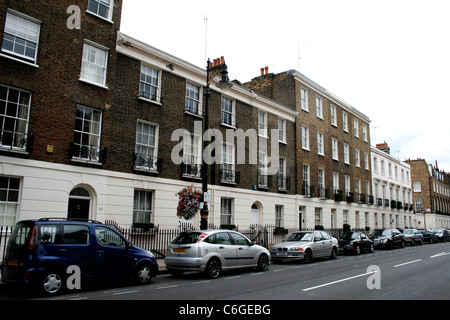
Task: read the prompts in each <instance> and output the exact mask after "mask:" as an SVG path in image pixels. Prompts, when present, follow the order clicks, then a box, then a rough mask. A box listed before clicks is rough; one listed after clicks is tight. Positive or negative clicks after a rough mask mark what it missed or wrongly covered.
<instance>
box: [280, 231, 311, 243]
mask: <svg viewBox="0 0 450 320" xmlns="http://www.w3.org/2000/svg"><path fill="white" fill-rule="evenodd" d="M312 240H313V233H312V232H296V233H293V234H291V235H290V237H289V238H287V240H286V241H312Z"/></svg>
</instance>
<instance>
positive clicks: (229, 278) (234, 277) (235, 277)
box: [223, 276, 241, 280]
mask: <svg viewBox="0 0 450 320" xmlns="http://www.w3.org/2000/svg"><path fill="white" fill-rule="evenodd" d="M240 277H241V276H233V277H228V278H223V279H224V280H231V279H237V278H240Z"/></svg>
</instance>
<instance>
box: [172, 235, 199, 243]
mask: <svg viewBox="0 0 450 320" xmlns="http://www.w3.org/2000/svg"><path fill="white" fill-rule="evenodd" d="M201 234H202V233H201V232H182V233H180V234H179V235H178V236H176V238H175V239H173V240H172V242H171V243H172V244H190V243H196V242H197V240H198V238H199V237H200V235H201Z"/></svg>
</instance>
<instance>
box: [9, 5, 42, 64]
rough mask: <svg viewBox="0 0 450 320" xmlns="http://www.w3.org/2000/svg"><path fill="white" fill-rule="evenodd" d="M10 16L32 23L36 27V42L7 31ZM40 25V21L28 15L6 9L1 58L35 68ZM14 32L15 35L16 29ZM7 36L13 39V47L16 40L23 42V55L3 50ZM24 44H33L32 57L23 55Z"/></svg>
mask: <svg viewBox="0 0 450 320" xmlns="http://www.w3.org/2000/svg"><path fill="white" fill-rule="evenodd" d="M10 15H12V16H15V17H16V18H18V19H20V20H26V21H27V22H28V24H30V23H32V24H34V25H37V34H36V42H34V41H31V40H27V39H24V38H23V37H19V36H17V35H16V34H14V35H13V34H12V33H11V32H9V31H7V28H8V17H9V16H10ZM41 24H42V22H41V21H40V20H38V19H35V18H33V17H30V16H28V15H25V14H23V13H21V12H18V11H16V10H13V9H10V8H8V9H7V11H6V16H5V27H4V29H3V32H4V33H3V39H2V48H1V52H2V54H1V56H3V57H7V58H12V59H14V60H17V61H19V62H24V63H27V64H31V65H33V66H37V56H38V52H39V39H40V34H41ZM14 31H15V33H17V29H15V30H14ZM7 34H9V35H11V36H12V37H14V41H13V43H14V45H13V47H15V44H16V41H15V40H16V38H20V39H22V40H24V41H25V44H24V46H25V48H24V49H25V51H24V54H20V53H18V52H15V51H14V50H8V49H5V48H4V46H5V36H6V35H7ZM28 36H29V35H28V34H27V36H26V38H28ZM8 41H9V40H8ZM26 42H31V43H34V44H35V48H34V57H30V56H27V55H26V54H25V53H26Z"/></svg>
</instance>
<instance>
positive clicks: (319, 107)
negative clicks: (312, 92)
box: [316, 96, 323, 120]
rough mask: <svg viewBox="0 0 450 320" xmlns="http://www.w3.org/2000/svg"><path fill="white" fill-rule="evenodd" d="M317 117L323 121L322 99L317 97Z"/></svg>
mask: <svg viewBox="0 0 450 320" xmlns="http://www.w3.org/2000/svg"><path fill="white" fill-rule="evenodd" d="M316 116H317V118H320V119H322V120H323V105H322V98H321V97H318V96H316Z"/></svg>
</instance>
